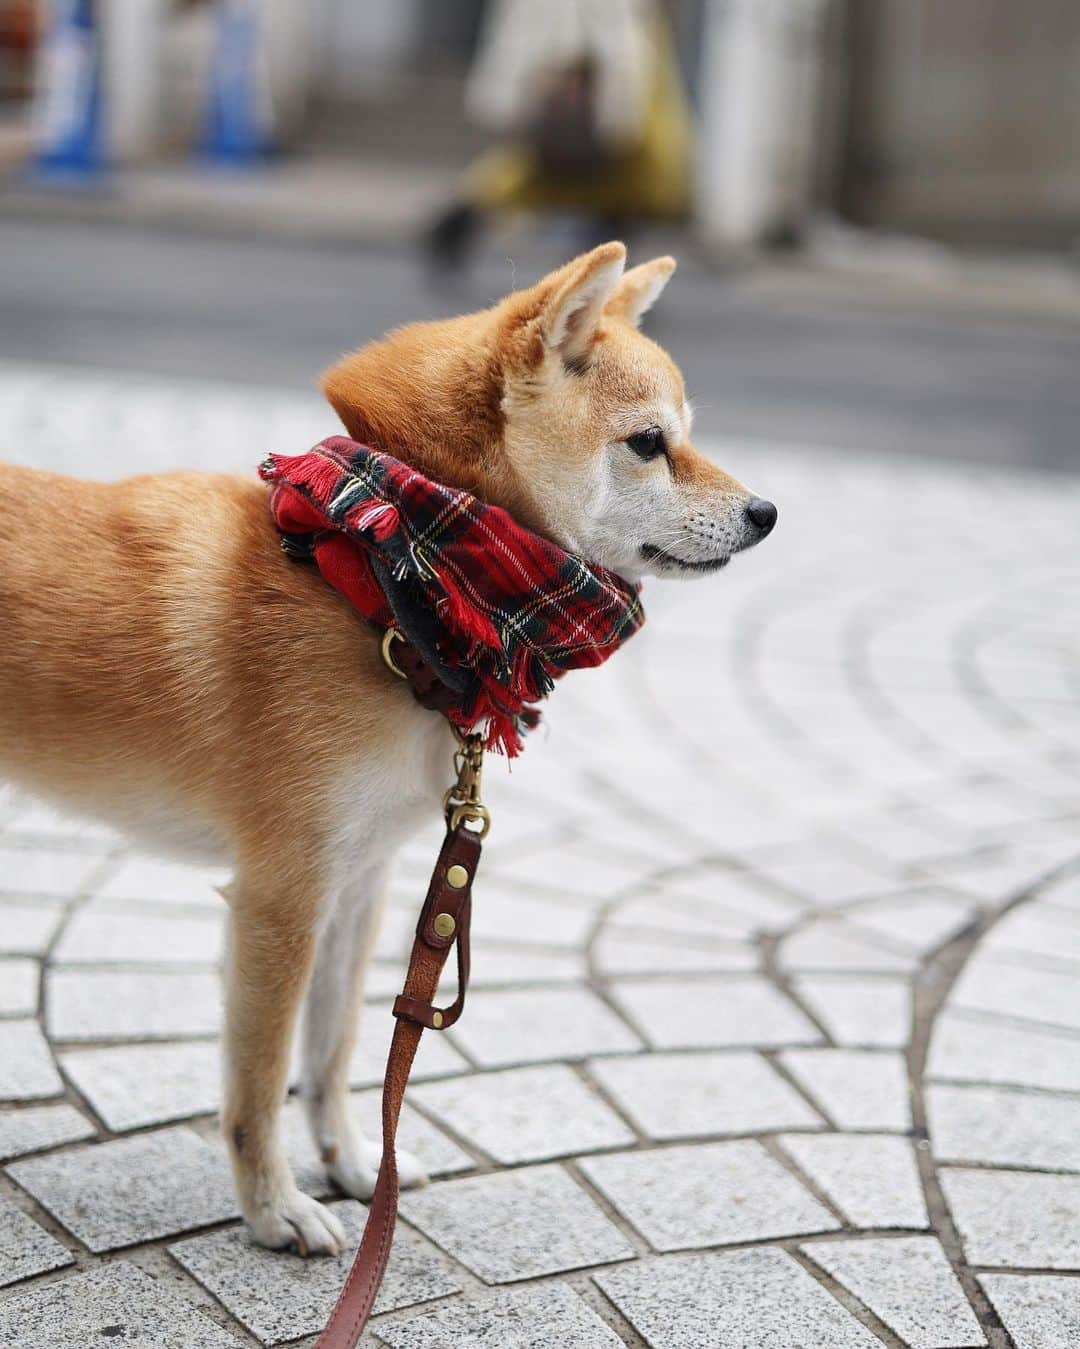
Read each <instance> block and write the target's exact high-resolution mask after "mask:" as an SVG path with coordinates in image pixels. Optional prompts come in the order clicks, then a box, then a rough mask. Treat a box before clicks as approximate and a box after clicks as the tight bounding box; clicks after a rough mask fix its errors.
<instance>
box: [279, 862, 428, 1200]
mask: <svg viewBox="0 0 1080 1349" xmlns="http://www.w3.org/2000/svg"><path fill="white" fill-rule="evenodd" d="M386 875H387V867H386V866H385V865H380V866H377V867H370V868H368V869H366V870H363V871H361V872H360V873H358V874H357V875H355V876H354V877H352V878H351V879H350V881H349V882H348V884H347V885H345V886H343V887H342V889H341V891H340V893H339V894H338V895H336V896H335V898H334V901H333V903H332V905H331V906H330V909H329V911H328V913H327V915H326V918H325V920H324V922H323V923H322V925H321V928H320V931H319V939H318V947H317V952H316V957H315V969H314V971H313V973H312V976H311V980H310V983H309V985H308V993H307V1000H306V1002H305V1004H304V1018H303V1023H302V1030H301V1053H302V1061H301V1062H302V1066H301V1077H300V1083H301V1086H300V1091H301V1095H302V1096H303V1098H304V1104H305V1107H306V1110H307V1116H308V1122H309V1124H310V1126H311V1135H312V1138H313V1139H314V1142H315V1146H316V1148H317V1149H318V1151H319V1156H320V1157H321V1158H322V1161H323V1165H324V1166H325V1167H326V1171H327V1174H328V1175H329V1176H330V1178H331V1180H333V1181H334V1182H335V1184H337V1185H338V1186H340V1187H341V1189H343V1190H344V1191H345V1193H346V1194H351V1195H353V1196H355V1198H357V1199H370V1198H371V1196H372V1194H373V1193H374V1192H375V1179H376V1177H377V1175H378V1171H379V1160H380V1155H381V1152H382V1148H381V1144H380V1143H379V1142H377V1141H372V1140H370V1139H367V1138H365V1137H364V1136H363V1134H362V1133H361V1132H360V1130H359V1129H358V1128H357V1125H356V1123H355V1121H354V1119H353V1114H352V1105H351V1102H350V1099H349V1061H350V1059H351V1057H352V1051H353V1047H354V1045H355V1043H356V1033H357V1027H358V1023H359V1019H360V1011H361V1007H362V1004H363V998H364V976H365V974H366V973H367V968H368V965H369V963H370V961H371V957H372V954H373V953H374V949H375V941H376V938H377V936H378V931H379V924H380V921H381V919H382V912H383V907H384V902H385V888H386ZM382 1019H383V1020H384V1021H389V1018H388V1017H387V1016H386V1015H385V1013H384V1014H383V1017H382ZM397 1163H398V1176H399V1179H400V1182H401V1184H402V1185H403V1186H407V1185H419V1184H421V1183H422V1182H423V1181H424V1180H425V1179H426V1175H425V1172H424V1168H423V1167H422V1166H421V1165H420V1163H419V1162H418V1161H417V1160H416V1159H415V1158H413V1157H411V1156H410V1155H409V1154H408V1153H403V1152H402V1151H401V1150H400V1149H399V1150H398V1153H397Z"/></svg>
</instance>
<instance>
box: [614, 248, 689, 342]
mask: <svg viewBox="0 0 1080 1349" xmlns="http://www.w3.org/2000/svg"><path fill="white" fill-rule="evenodd" d="M674 271H675V259H674V258H653V260H652V262H643V263H642V264H641V266H640V267H631V268H630V270H629V271H628V272H627V273H626V275H625V276H623V278H622V279H621V280H620V282H619V284H618V285H617V286H616V287H615V291H614V294H613V295H612V296H611V299H610V300H608V302H607V305H606V310H607V312H608V313H609V314H611V315H612V317H613V318H620V319H624V320H625V321H626V322H627V323H632V324H634V325H635V327H636V326H637V325H638V324H639V323H640V322H641V320H642V317H643V316H644V315H645V314H647V313H648V312H649V310H650V309H651V308H652V307H653V305H654V304H655V303H656V301H657V300H658V299H659V298H660V292H661V291H662V290H663V289H664V287H665V286H666V285H667V283H668V282H669V281H670V280H671V277H672V273H673V272H674Z"/></svg>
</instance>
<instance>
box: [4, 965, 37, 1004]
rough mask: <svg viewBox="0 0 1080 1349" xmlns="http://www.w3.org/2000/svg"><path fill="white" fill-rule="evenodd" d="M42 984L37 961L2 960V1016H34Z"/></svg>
mask: <svg viewBox="0 0 1080 1349" xmlns="http://www.w3.org/2000/svg"><path fill="white" fill-rule="evenodd" d="M40 982H41V966H40V965H39V964H38V962H37V961H36V960H0V1016H33V1015H34V1013H35V1012H36V1011H37V1007H38V985H39V984H40Z"/></svg>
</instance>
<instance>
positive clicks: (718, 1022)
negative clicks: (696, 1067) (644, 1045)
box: [611, 974, 821, 1049]
mask: <svg viewBox="0 0 1080 1349" xmlns="http://www.w3.org/2000/svg"><path fill="white" fill-rule="evenodd" d="M691 994H692V996H693V1015H688V1014H687V998H688V996H689V995H691ZM611 996H612V998H613V999H614V1001H615V1002H616V1003H617V1004H618V1005H619V1007H620V1008H621V1009H622V1011H623V1013H624V1014H625V1015H626V1016H627V1018H628V1019H629V1020H630V1021H631V1023H632V1024H633V1025H634V1026H636V1027H638V1028H639V1029H640V1030H641V1032H642V1034H643V1035H644V1036H645V1038H646V1040H647V1042H648V1043H649V1045H650V1046H651V1047H652V1048H654V1049H720V1048H724V1047H725V1046H731V1047H733V1048H745V1047H752V1046H756V1047H760V1048H764V1049H768V1048H773V1047H776V1046H778V1045H803V1044H817V1043H818V1042H819V1041H820V1040H821V1033H820V1032H819V1031H818V1029H817V1028H816V1027H815V1026H814V1025H813V1023H812V1022H811V1021H809V1020H808V1019H807V1018H806V1017H805V1016H804V1015H803V1014H802V1012H800V1011H799V1009H798V1008H797V1007H796V1006H795V1004H794V1003H793V1002H791V1001H790V999H788V998H787V997H785V996H784V994H783V993H781V992H779V990H778V989H776V988H775V987H774V986H773V984H772V983H771V982H770V981H769V980H768V979H766V978H764V977H758V976H756V975H752V974H737V975H730V976H728V977H726V978H719V979H695V980H694V981H693V982H692V983H688V982H687V981H685V980H680V979H650V980H630V979H626V980H620V981H619V982H618V983H615V984H612V986H611Z"/></svg>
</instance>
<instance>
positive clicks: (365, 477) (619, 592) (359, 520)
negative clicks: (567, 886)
mask: <svg viewBox="0 0 1080 1349" xmlns="http://www.w3.org/2000/svg"><path fill="white" fill-rule="evenodd" d="M259 475H260V477H262V478H263V480H264V481H266V482H270V483H272V484H273V488H272V491H271V493H270V508H271V511H272V513H273V516H274V519H275V522H276V523H277V525H278V528H279V530H281V531H282V532H283V534H284V535H287V536H295V537H296V538H297V539H299V540H304V539H308V540H310V541H311V543H312V544H313V547H312V549H311V551H312V552H313V554H314V557H315V561H316V563H317V565H318V567H319V570H320V571H321V572H322V574H323V576H324V577H325V578H326V580H327V581H328V582H329V583H330V584H331V585H332V586H334V587H335V589H337V590H338V591H339V592H340V593H342V594H343V595H345V596H346V598H347V599H348V600H349V601H350V602H351V603H352V604H353V605H354V607H355V608H356V609H357V610H358V611H359V612H360V613H361V614H363V615H364V617H366V618H367V619H368V620H369V621H371V622H372V623H374V624H375V625H376V626H377V627H379V628H382V629H385V628H386V627H388V626H390V625H392V624H393V623H394V622H395V621H396V620H395V617H394V614H395V612H402V610H401V608H400V605H401V604H402V603H404V604H405V606H406V610H407V609H408V606H409V605H413V606H416V605H419V606H421V607H425V608H427V609H428V610H429V611H430V613H431V614H432V616H433V617H434V618H435V620H436V622H437V624H438V633H437V646H438V650H439V654H440V656H441V658H442V659H443V660H445V661H446V662H447V664H448V665H449V666H450V667H451V668H453V669H460V670H462V671H465V672H467V673H468V674H469V676H470V679H469V682H468V689H467V692H466V693H464V694H462V695H461V699H460V703H459V704H457V705H455V707H454V708H453V710H452V711H451V713H450V716H451V719H452V720H453V721H454V723H455V725H457V726H458V727H459V728H460V729H461V730H463V731H471V730H474V729H476V728H482V729H481V734H482V735H483V737H484V744H485V746H486V747H487V748H489V749H493V750H498V751H501V752H502V753H504V754H505V755H506V756H507V757H508V758H511V759H513V758H516V757H517V756H518V755H519V754H520V753H521V751H522V749H523V748H524V743H523V740H522V735H523V733H524V732H527V731H528V730H530V729H531V728H532V727H533V726H535V725H536V723H537V722H538V721H539V719H540V713H539V710H538V709H537V708H536V707H534V706H531V705H530V704H535V703H537V702H539V701H540V700H542V699H543V698H546V697H547V695H548V694H549V693H550V692H551V691H552V689H553V688H554V687H555V680H556V679H557V678H558V676H559V675H560V674H562V673H563V672H564V671H565V670H567V669H570V668H573V667H575V666H583V665H599V664H601V663H602V662H603V661H605V660H606V659H607V657H608V656H609V655H610V654H611V653H612V652H613V651H614V650H615V648H616V647H618V646H619V645H621V643H622V642H623V641H625V640H626V638H627V637H629V636H631V635H632V634H633V633H634V632H635V631H636V630H637V628H638V627H640V625H641V622H642V620H643V615H642V613H641V608H640V605H639V603H638V597H637V589H636V587H634V586H632V585H628V584H627V583H626V582H624V581H623V580H622V579H621V578H620V577H618V576H616V575H615V574H614V573H611V572H607V571H605V570H604V569H603V568H602V567H589V566H588V565H587V564H586V563H584V562H583V561H581V559H579V558H575V557H571V556H569V555H567V554H566V553H565V552H563V551H562V550H561V549H560V548H558V546H557V545H556V544H554V543H552V542H551V541H550V540H548V539H543V538H541V537H539V536H537V535H534V534H531V533H530V532H529V531H528V530H526V529H525V528H523V527H522V526H521V525H518V524H517V523H516V522H515V521H514V520H513V519H512V518H511V517H510V516H509V515H508V514H507V513H506V512H505V511H504V510H501V509H500V508H499V507H497V506H488V505H485V504H484V503H483V502H480V501H477V500H476V499H475V498H474V497H471V496H469V495H468V494H467V493H463V492H460V491H457V490H454V489H451V488H449V487H446V486H445V485H444V484H442V483H438V482H435V481H433V480H431V479H427V478H424V477H423V475H422V474H420V473H418V472H417V471H416V470H415V469H413V468H410V467H409V466H408V465H406V464H404V463H400V462H399V461H397V460H395V459H393V458H391V457H390V456H389V455H386V454H382V453H380V452H378V451H376V450H372V449H370V448H369V447H367V446H364V445H359V444H357V443H356V442H355V441H351V440H348V439H347V438H346V437H344V436H333V437H330V438H329V439H328V440H326V441H323V442H322V443H321V444H320V445H317V446H316V447H315V448H314V449H313V450H312V451H311V452H309V453H307V454H303V455H298V456H292V455H279V454H271V455H268V456H267V457H266V458H265V459H264V460H263V462H262V463H261V464H260V466H259ZM507 559H509V560H510V564H511V565H507ZM376 560H378V562H379V563H381V567H378V568H377V567H375V566H373V563H374V562H375V561H376ZM571 564H572V568H573V575H574V577H575V578H577V582H578V583H576V584H575V585H574V587H573V589H572V594H571V595H570V596H569V598H568V597H567V591H566V586H567V582H566V577H567V574H568V572H569V570H570V569H571ZM382 568H385V569H386V570H385V571H384V570H382ZM387 573H389V576H388V575H387ZM403 583H404V584H403ZM556 595H557V600H556ZM489 611H490V613H494V614H495V615H496V618H495V619H493V618H491V617H490V616H489Z"/></svg>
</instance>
